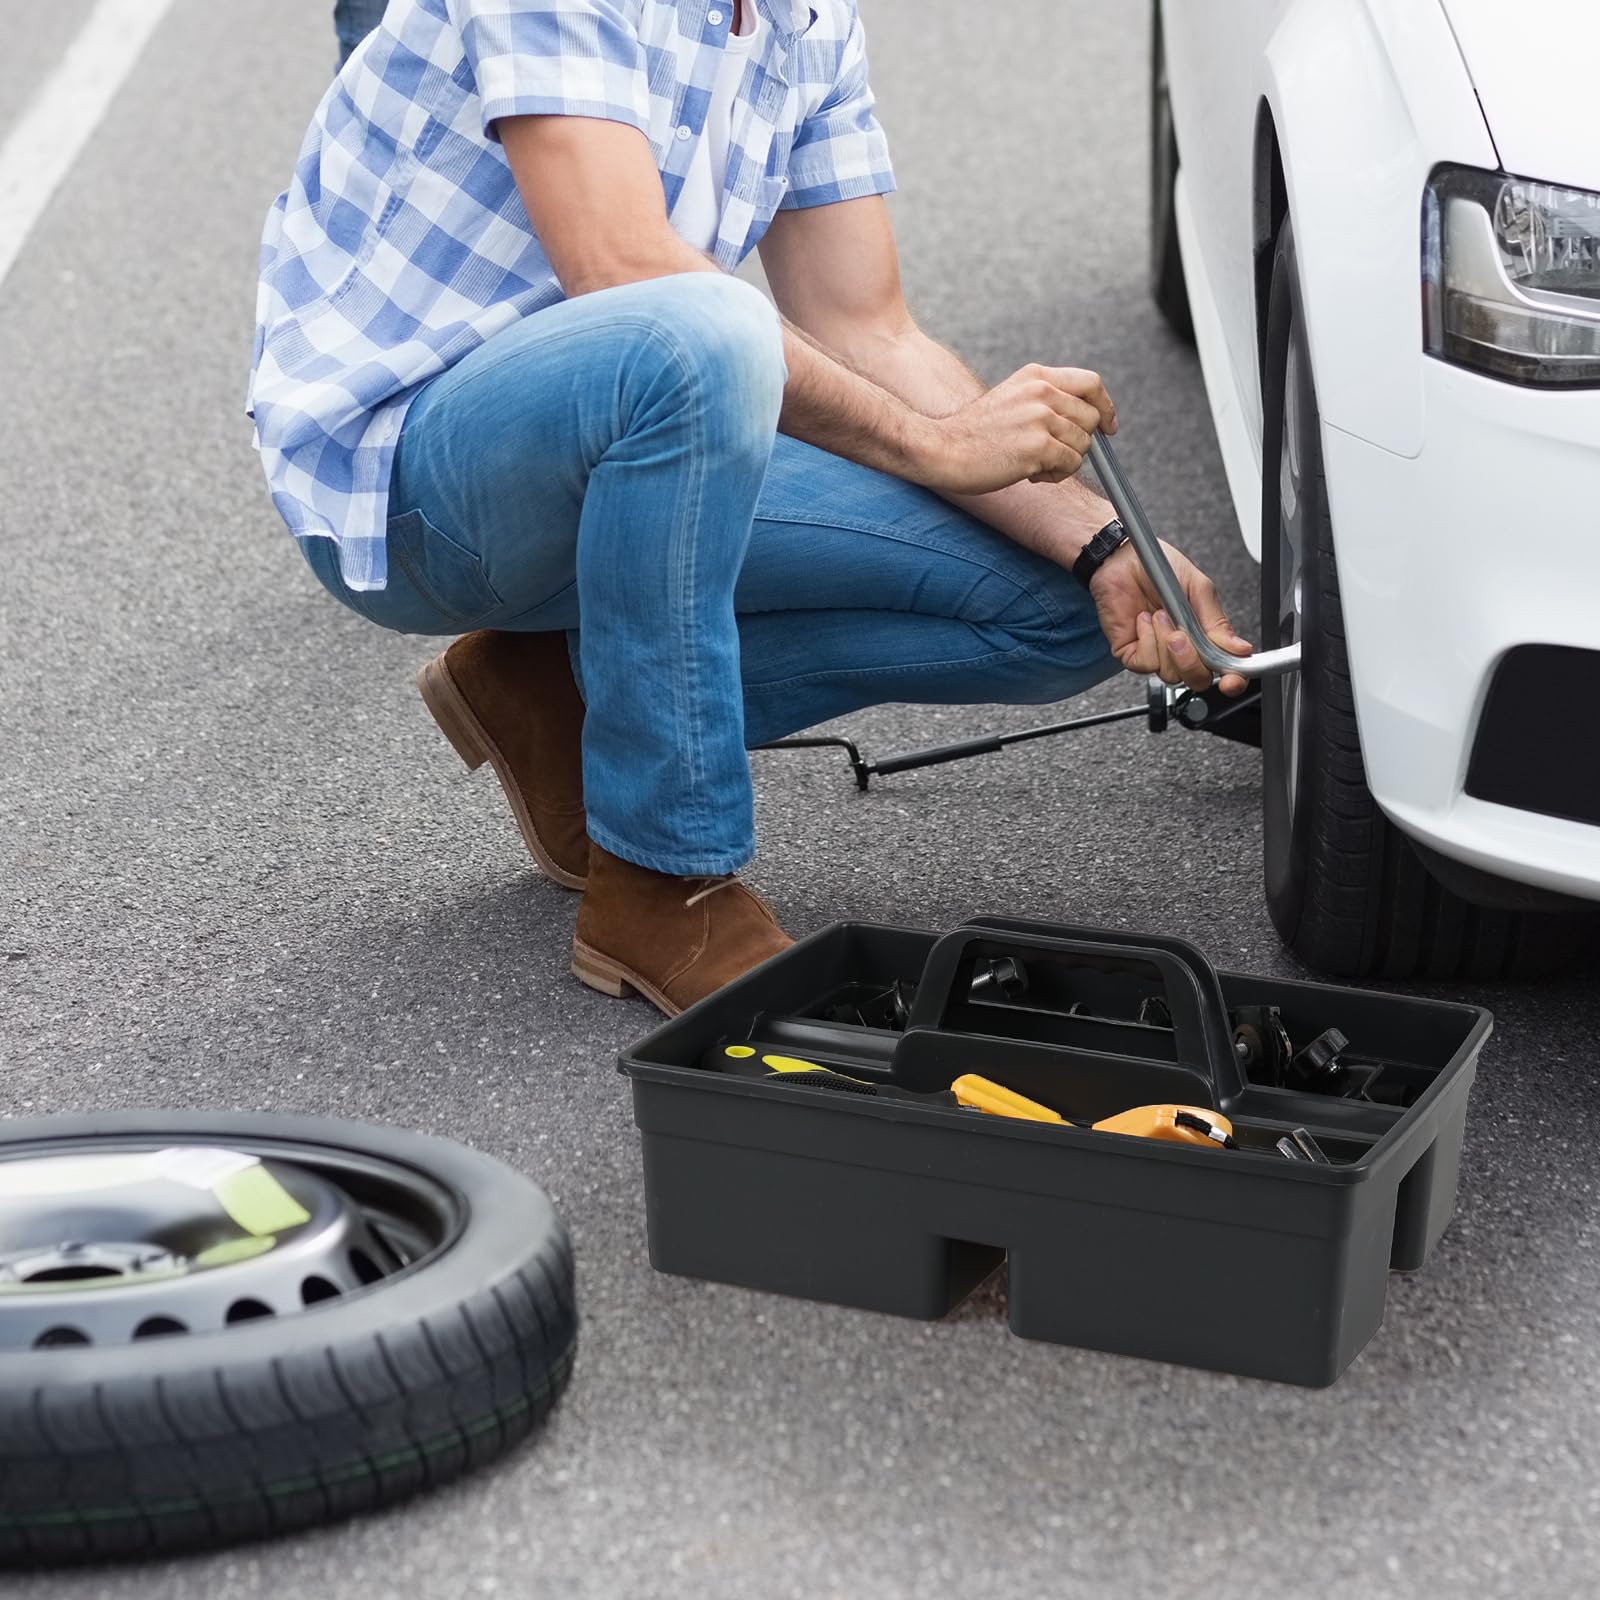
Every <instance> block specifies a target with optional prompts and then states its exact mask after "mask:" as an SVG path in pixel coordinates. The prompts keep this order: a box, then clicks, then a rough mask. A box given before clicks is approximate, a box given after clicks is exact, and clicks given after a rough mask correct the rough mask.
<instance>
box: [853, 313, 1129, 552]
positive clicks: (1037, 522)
mask: <svg viewBox="0 0 1600 1600" xmlns="http://www.w3.org/2000/svg"><path fill="white" fill-rule="evenodd" d="M841 359H842V360H845V361H848V362H849V364H850V366H851V367H852V368H853V369H854V370H856V371H857V372H860V373H861V374H863V375H864V376H866V377H868V378H870V379H871V380H872V381H873V382H874V383H875V384H877V385H879V386H881V387H882V388H883V389H885V390H887V391H888V392H889V393H891V394H893V395H895V396H897V397H898V398H899V399H900V400H902V401H904V402H905V404H906V405H907V406H909V407H911V408H912V409H914V410H915V411H918V412H920V413H922V414H923V415H924V416H928V417H944V416H949V415H950V414H951V413H952V412H955V411H959V410H960V409H961V408H962V407H963V406H965V405H968V404H969V403H970V402H972V401H973V400H976V399H977V398H978V396H979V395H981V394H983V393H985V391H986V389H987V385H986V384H985V383H984V381H983V380H982V379H981V378H980V377H978V375H977V374H976V373H975V372H973V371H972V370H971V369H970V368H969V367H968V366H967V365H966V364H965V363H964V362H963V361H962V360H961V358H960V357H959V356H957V355H956V354H955V353H954V352H953V351H950V350H947V349H946V348H945V347H944V346H943V345H941V344H939V343H938V342H937V340H934V339H930V338H929V337H928V336H927V334H925V333H923V332H922V330H921V329H920V328H918V327H916V326H915V325H914V324H911V325H908V326H907V328H906V329H905V330H904V331H902V332H900V333H897V334H892V335H883V336H871V337H867V338H863V339H860V340H858V341H856V342H854V343H853V344H852V346H851V348H850V349H849V350H848V351H846V352H844V353H843V354H842V356H841ZM890 470H892V469H890ZM946 498H947V499H949V500H951V501H953V502H954V503H955V504H956V505H959V506H961V507H962V508H963V509H965V510H967V511H970V512H971V513H972V514H973V516H975V517H977V518H978V519H979V520H980V521H983V522H987V523H988V524H989V526H990V527H992V528H995V529H997V530H998V531H999V532H1001V533H1003V534H1005V535H1006V536H1007V537H1008V538H1010V539H1014V540H1015V541H1016V542H1017V543H1018V544H1020V545H1023V546H1024V547H1025V548H1027V549H1029V550H1033V551H1036V552H1037V553H1038V554H1040V555H1044V556H1048V557H1050V559H1051V560H1053V561H1059V562H1062V563H1063V564H1065V565H1068V566H1070V565H1071V564H1072V561H1073V560H1075V559H1076V558H1077V554H1078V552H1079V551H1080V550H1081V549H1082V548H1083V546H1084V545H1085V544H1087V543H1088V542H1089V540H1090V539H1092V538H1093V537H1094V535H1095V533H1096V532H1098V530H1099V529H1101V528H1103V527H1104V526H1105V525H1106V523H1107V522H1109V521H1110V520H1111V518H1112V516H1113V515H1114V513H1113V512H1112V509H1111V507H1110V506H1109V505H1108V504H1107V503H1106V501H1105V500H1104V499H1103V498H1102V497H1101V496H1100V495H1099V494H1097V493H1096V492H1095V491H1094V490H1093V489H1091V488H1090V487H1089V486H1088V485H1087V484H1084V483H1081V482H1080V481H1079V480H1078V479H1077V478H1068V479H1067V480H1066V481H1065V482H1064V483H1016V484H1012V485H1011V487H1010V488H1008V489H997V490H995V491H993V492H992V493H990V494H977V495H969V494H950V495H947V496H946Z"/></svg>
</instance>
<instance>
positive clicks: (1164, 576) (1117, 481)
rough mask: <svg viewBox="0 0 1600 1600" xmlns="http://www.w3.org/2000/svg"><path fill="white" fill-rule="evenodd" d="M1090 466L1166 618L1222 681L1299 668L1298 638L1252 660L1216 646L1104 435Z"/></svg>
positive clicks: (1094, 445) (1092, 450)
mask: <svg viewBox="0 0 1600 1600" xmlns="http://www.w3.org/2000/svg"><path fill="white" fill-rule="evenodd" d="M1089 463H1090V465H1091V466H1092V467H1093V468H1094V470H1095V474H1096V476H1097V477H1098V478H1099V479H1100V486H1101V488H1103V489H1104V490H1105V492H1106V498H1107V499H1108V500H1109V501H1110V502H1111V504H1112V505H1113V506H1114V507H1115V508H1116V512H1117V515H1118V516H1119V517H1120V518H1121V519H1122V525H1123V527H1125V528H1126V529H1127V530H1128V538H1129V540H1130V541H1131V542H1132V544H1133V548H1134V549H1135V550H1136V551H1137V552H1138V555H1139V560H1140V561H1141V562H1143V564H1144V570H1145V571H1146V573H1148V574H1149V577H1150V582H1151V583H1152V584H1153V585H1154V587H1155V591H1156V593H1157V594H1158V595H1160V596H1161V604H1162V605H1163V606H1165V607H1166V610H1167V615H1168V616H1169V617H1171V618H1172V620H1173V622H1174V623H1175V624H1176V625H1177V626H1178V627H1179V628H1181V629H1182V630H1183V632H1184V633H1186V634H1187V635H1188V636H1189V643H1190V644H1192V645H1193V646H1194V649H1195V654H1196V655H1198V656H1199V657H1200V659H1201V660H1202V661H1203V662H1205V664H1206V665H1207V666H1208V667H1209V668H1210V669H1211V670H1212V671H1213V672H1214V673H1215V674H1216V675H1217V676H1218V677H1221V676H1222V674H1223V673H1225V672H1237V673H1238V674H1239V676H1240V677H1242V678H1275V677H1277V676H1278V675H1279V673H1283V672H1294V671H1296V670H1298V668H1299V666H1300V644H1299V641H1298V640H1297V641H1296V642H1295V643H1294V644H1291V645H1285V646H1284V647H1283V649H1281V650H1258V651H1256V653H1255V654H1254V655H1253V656H1231V655H1229V654H1228V652H1227V651H1226V650H1224V649H1222V648H1221V647H1220V646H1218V645H1215V644H1213V643H1212V642H1211V640H1210V639H1209V638H1208V637H1207V636H1206V632H1205V630H1204V629H1203V628H1202V627H1201V626H1200V623H1199V621H1198V620H1197V619H1196V617H1195V614H1194V611H1193V610H1192V609H1191V607H1190V605H1189V597H1188V596H1187V595H1186V594H1185V593H1184V592H1183V586H1182V585H1181V584H1180V583H1179V582H1178V575H1177V574H1176V573H1175V572H1174V571H1173V570H1172V564H1171V562H1169V561H1168V560H1167V556H1166V552H1165V551H1164V550H1163V549H1162V548H1161V542H1160V540H1158V539H1157V538H1156V536H1155V530H1154V529H1153V528H1151V526H1150V519H1149V518H1148V517H1147V516H1146V515H1145V514H1144V507H1143V506H1142V505H1140V504H1139V497H1138V495H1136V494H1135V493H1134V492H1133V485H1132V484H1131V483H1130V482H1129V481H1128V476H1127V474H1126V473H1125V472H1124V471H1123V470H1122V463H1121V462H1120V461H1118V460H1117V458H1116V455H1115V453H1114V452H1113V451H1112V449H1111V442H1110V440H1108V439H1107V438H1106V437H1105V435H1104V434H1100V433H1095V434H1091V435H1090V436H1089Z"/></svg>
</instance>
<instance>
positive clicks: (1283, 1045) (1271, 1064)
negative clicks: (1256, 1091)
mask: <svg viewBox="0 0 1600 1600" xmlns="http://www.w3.org/2000/svg"><path fill="white" fill-rule="evenodd" d="M1232 1021H1233V1048H1234V1053H1235V1054H1236V1055H1237V1056H1238V1057H1239V1065H1240V1066H1241V1067H1242V1068H1243V1069H1244V1075H1245V1077H1247V1078H1248V1079H1249V1080H1250V1082H1251V1083H1263V1084H1267V1085H1268V1086H1269V1087H1271V1088H1279V1087H1281V1086H1282V1084H1283V1079H1284V1073H1285V1072H1286V1071H1287V1069H1288V1066H1289V1062H1290V1060H1291V1059H1292V1058H1293V1056H1294V1042H1293V1041H1292V1040H1291V1039H1290V1037H1289V1031H1288V1029H1286V1028H1285V1027H1284V1025H1283V1013H1282V1012H1281V1011H1279V1009H1278V1008H1277V1007H1276V1006H1238V1007H1236V1008H1235V1009H1234V1011H1233V1013H1232Z"/></svg>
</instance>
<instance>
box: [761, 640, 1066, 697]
mask: <svg viewBox="0 0 1600 1600" xmlns="http://www.w3.org/2000/svg"><path fill="white" fill-rule="evenodd" d="M1039 653H1040V652H1039V651H1038V650H1036V649H1035V648H1034V647H1033V646H1032V645H1019V646H1018V647H1017V648H1016V649H1015V650H990V651H988V652H986V653H985V654H984V655H981V656H964V657H962V658H961V659H960V660H958V661H953V660H949V659H944V660H940V661H915V662H905V663H900V662H896V663H894V664H892V665H890V666H884V667H830V668H828V669H826V670H824V671H821V672H801V673H796V674H795V676H793V677H791V678H773V679H771V680H770V681H769V682H766V683H747V684H746V685H745V693H746V694H765V693H767V692H768V691H769V690H773V689H789V688H793V687H795V686H797V685H801V684H808V683H823V682H832V681H836V680H839V679H852V678H879V677H899V676H900V675H901V674H911V673H917V672H947V671H949V670H950V669H951V668H959V669H960V670H962V671H965V670H966V669H968V668H970V667H989V666H994V665H997V664H998V663H1000V662H1002V661H1020V660H1026V659H1028V658H1030V657H1033V656H1037V655H1038V654H1039Z"/></svg>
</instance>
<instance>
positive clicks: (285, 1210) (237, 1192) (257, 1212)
mask: <svg viewBox="0 0 1600 1600" xmlns="http://www.w3.org/2000/svg"><path fill="white" fill-rule="evenodd" d="M211 1192H212V1193H213V1194H214V1195H216V1197H217V1204H218V1205H220V1206H221V1207H222V1209H223V1210H224V1211H226V1212H227V1213H228V1215H229V1216H230V1217H232V1218H233V1220H234V1221H235V1222H236V1223H238V1224H239V1226H240V1227H241V1228H243V1229H244V1231H245V1232H246V1233H252V1234H254V1235H256V1237H257V1238H261V1237H264V1236H266V1235H269V1234H276V1233H286V1232H287V1231H288V1230H289V1229H290V1228H298V1227H299V1226H300V1224H301V1223H302V1222H309V1221H310V1220H311V1213H310V1212H309V1211H307V1210H306V1208H305V1207H304V1206H303V1205H301V1204H300V1202H299V1201H298V1200H296V1199H295V1197H294V1196H293V1195H292V1194H290V1193H289V1191H288V1190H287V1189H285V1188H284V1186H283V1185H282V1184H281V1183H279V1182H278V1180H277V1179H276V1178H275V1177H273V1175H272V1174H271V1173H270V1172H269V1171H268V1170H267V1169H266V1168H265V1167H264V1166H262V1165H261V1164H260V1163H259V1162H258V1163H256V1164H255V1165H254V1166H249V1167H244V1168H242V1169H241V1170H240V1171H238V1172H230V1173H229V1174H228V1175H227V1176H226V1177H223V1178H219V1179H218V1180H217V1181H216V1182H215V1183H214V1184H213V1185H212V1189H211Z"/></svg>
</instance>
